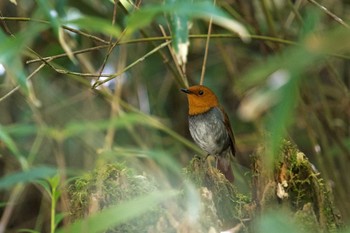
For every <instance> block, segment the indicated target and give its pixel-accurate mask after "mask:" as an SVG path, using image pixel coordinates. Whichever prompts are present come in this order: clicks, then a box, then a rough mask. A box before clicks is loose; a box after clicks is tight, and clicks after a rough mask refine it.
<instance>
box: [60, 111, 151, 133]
mask: <svg viewBox="0 0 350 233" xmlns="http://www.w3.org/2000/svg"><path fill="white" fill-rule="evenodd" d="M136 123H139V124H146V125H147V124H148V122H147V121H145V119H144V118H143V117H142V116H140V115H138V114H126V115H124V116H122V117H116V118H114V119H111V120H103V121H89V122H74V123H69V124H67V126H66V127H65V128H64V129H63V136H65V137H70V136H74V135H77V134H80V133H83V132H86V131H90V132H91V131H96V130H104V129H107V128H108V127H111V126H113V127H116V128H118V127H125V126H128V125H130V124H136Z"/></svg>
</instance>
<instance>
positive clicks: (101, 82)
mask: <svg viewBox="0 0 350 233" xmlns="http://www.w3.org/2000/svg"><path fill="white" fill-rule="evenodd" d="M170 43H171V41H167V42H164V43H162V44H161V45H159V46H157V47H156V48H154V49H152V50H151V51H150V52H148V53H146V54H145V55H144V56H142V57H140V58H139V59H137V60H136V61H134V62H133V63H131V64H130V65H128V66H127V67H125V68H124V69H123V70H122V71H120V72H118V73H116V74H111V75H103V76H106V77H108V78H107V79H105V80H103V81H98V82H97V83H96V85H95V88H97V87H98V86H100V85H102V84H104V83H106V82H108V81H110V80H112V79H114V78H115V77H118V76H119V75H121V74H123V73H124V72H126V71H127V70H129V69H130V68H131V67H133V66H135V65H136V64H137V63H139V62H142V61H143V60H145V58H146V57H148V56H150V55H152V54H153V53H155V52H157V51H158V50H160V49H162V48H164V47H165V46H167V45H168V44H170ZM83 75H86V74H83ZM89 75H91V74H89ZM94 76H96V75H94ZM86 77H87V76H86ZM89 77H91V76H89Z"/></svg>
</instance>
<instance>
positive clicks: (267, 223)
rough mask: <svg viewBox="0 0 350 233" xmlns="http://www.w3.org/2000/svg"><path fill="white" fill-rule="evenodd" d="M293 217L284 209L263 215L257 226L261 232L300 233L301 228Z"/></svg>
mask: <svg viewBox="0 0 350 233" xmlns="http://www.w3.org/2000/svg"><path fill="white" fill-rule="evenodd" d="M290 219H291V217H290V216H288V215H287V214H285V213H283V212H282V211H278V212H274V213H266V214H264V215H262V217H261V219H260V220H259V222H258V225H257V226H256V229H259V230H258V232H259V233H280V232H284V233H298V232H300V229H299V228H297V227H295V223H294V222H293V221H290Z"/></svg>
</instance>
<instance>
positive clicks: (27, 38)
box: [0, 24, 47, 95]
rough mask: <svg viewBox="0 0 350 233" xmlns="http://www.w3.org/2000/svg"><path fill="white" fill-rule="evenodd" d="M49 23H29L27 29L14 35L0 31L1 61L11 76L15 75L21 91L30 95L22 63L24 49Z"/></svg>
mask: <svg viewBox="0 0 350 233" xmlns="http://www.w3.org/2000/svg"><path fill="white" fill-rule="evenodd" d="M46 28H47V25H44V24H38V25H36V26H34V25H33V24H28V26H26V30H24V31H21V32H20V33H17V34H16V35H14V36H6V35H5V34H4V33H3V32H2V31H0V41H1V43H0V54H1V55H0V63H2V64H3V65H4V66H5V67H6V72H8V73H9V74H11V75H9V77H13V78H14V81H15V82H16V83H17V84H18V85H19V87H20V88H21V91H22V92H23V93H24V94H25V95H28V87H27V81H26V74H25V72H24V69H23V65H22V57H21V55H22V54H23V51H25V50H26V49H25V47H26V46H27V45H28V44H30V43H31V42H32V40H33V39H34V37H35V36H37V34H38V33H39V32H41V31H42V30H44V29H46Z"/></svg>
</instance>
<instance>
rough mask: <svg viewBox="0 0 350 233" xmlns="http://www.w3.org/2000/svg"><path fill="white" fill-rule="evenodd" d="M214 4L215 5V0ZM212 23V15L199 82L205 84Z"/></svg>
mask: <svg viewBox="0 0 350 233" xmlns="http://www.w3.org/2000/svg"><path fill="white" fill-rule="evenodd" d="M214 5H215V0H214ZM212 25H213V17H210V20H209V26H208V35H207V41H206V43H205V50H204V57H203V64H202V73H201V79H200V82H199V84H200V85H203V82H204V75H205V68H206V65H207V60H208V50H209V42H210V34H211V30H212Z"/></svg>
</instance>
